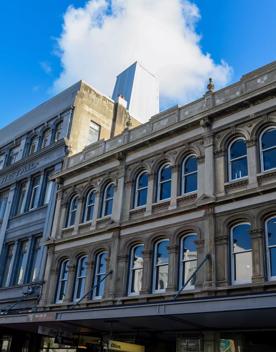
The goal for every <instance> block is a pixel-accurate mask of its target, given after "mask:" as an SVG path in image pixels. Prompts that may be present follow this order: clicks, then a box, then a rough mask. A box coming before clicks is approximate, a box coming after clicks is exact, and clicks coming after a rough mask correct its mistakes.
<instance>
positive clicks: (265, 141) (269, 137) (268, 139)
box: [262, 129, 276, 149]
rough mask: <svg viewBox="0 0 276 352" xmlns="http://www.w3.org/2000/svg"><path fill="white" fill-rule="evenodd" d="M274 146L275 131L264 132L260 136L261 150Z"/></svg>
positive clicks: (275, 141)
mask: <svg viewBox="0 0 276 352" xmlns="http://www.w3.org/2000/svg"><path fill="white" fill-rule="evenodd" d="M273 146H276V129H271V130H268V131H266V132H265V133H264V134H263V136H262V149H266V148H271V147H273Z"/></svg>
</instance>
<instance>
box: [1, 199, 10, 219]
mask: <svg viewBox="0 0 276 352" xmlns="http://www.w3.org/2000/svg"><path fill="white" fill-rule="evenodd" d="M8 196H9V193H8V192H3V193H0V222H2V221H3V219H4V215H5V211H6V206H7V203H8Z"/></svg>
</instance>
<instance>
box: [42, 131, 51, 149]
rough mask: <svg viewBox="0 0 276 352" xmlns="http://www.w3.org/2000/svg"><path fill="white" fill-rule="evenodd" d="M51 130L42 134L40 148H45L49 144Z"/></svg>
mask: <svg viewBox="0 0 276 352" xmlns="http://www.w3.org/2000/svg"><path fill="white" fill-rule="evenodd" d="M50 137H51V130H50V129H48V130H46V131H45V132H44V133H43V137H42V143H41V148H45V147H47V146H48V145H49V144H50Z"/></svg>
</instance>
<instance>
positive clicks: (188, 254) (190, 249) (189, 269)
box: [179, 233, 197, 289]
mask: <svg viewBox="0 0 276 352" xmlns="http://www.w3.org/2000/svg"><path fill="white" fill-rule="evenodd" d="M196 240H197V235H196V234H195V233H191V234H188V235H185V236H184V237H183V238H182V239H181V245H180V255H181V257H180V270H179V273H180V280H179V288H181V287H183V286H184V284H185V283H186V282H187V280H188V279H189V278H190V277H191V275H192V274H193V273H194V272H195V270H196V268H197V246H196ZM195 279H196V278H195V277H193V279H192V280H191V281H189V283H188V284H187V286H186V287H185V288H186V289H192V288H194V286H195Z"/></svg>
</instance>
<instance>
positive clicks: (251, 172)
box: [247, 139, 258, 188]
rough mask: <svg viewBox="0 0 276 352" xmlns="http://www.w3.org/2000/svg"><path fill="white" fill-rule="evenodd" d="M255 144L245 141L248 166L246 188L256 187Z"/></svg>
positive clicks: (252, 141)
mask: <svg viewBox="0 0 276 352" xmlns="http://www.w3.org/2000/svg"><path fill="white" fill-rule="evenodd" d="M257 154H258V153H257V143H256V141H255V140H254V139H253V140H251V141H247V160H248V162H247V164H248V187H250V188H255V187H257V186H258V181H257V169H258V166H257V159H258V157H257Z"/></svg>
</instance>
